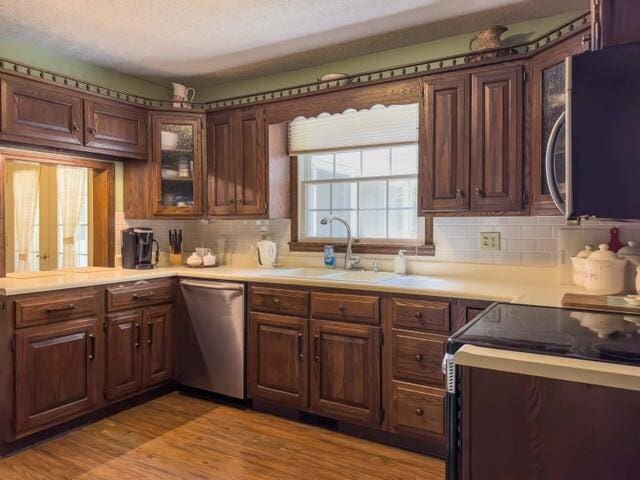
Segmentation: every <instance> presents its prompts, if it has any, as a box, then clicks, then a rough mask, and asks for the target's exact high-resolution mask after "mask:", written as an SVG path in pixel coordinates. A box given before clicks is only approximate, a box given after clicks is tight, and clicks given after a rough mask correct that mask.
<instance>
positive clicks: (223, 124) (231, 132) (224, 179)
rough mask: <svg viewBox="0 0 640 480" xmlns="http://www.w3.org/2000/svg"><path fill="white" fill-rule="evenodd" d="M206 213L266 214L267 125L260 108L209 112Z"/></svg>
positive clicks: (218, 214)
mask: <svg viewBox="0 0 640 480" xmlns="http://www.w3.org/2000/svg"><path fill="white" fill-rule="evenodd" d="M207 124H208V128H207V137H208V138H207V143H208V157H207V162H208V174H207V182H208V183H207V185H208V198H209V209H208V213H209V215H211V216H221V215H231V216H236V215H246V216H262V215H266V214H267V193H268V188H267V185H268V165H267V164H268V151H269V150H268V148H269V147H268V144H269V140H268V128H267V122H266V118H265V112H264V110H263V109H257V110H255V109H250V110H240V111H234V112H223V113H216V114H209V117H208V120H207Z"/></svg>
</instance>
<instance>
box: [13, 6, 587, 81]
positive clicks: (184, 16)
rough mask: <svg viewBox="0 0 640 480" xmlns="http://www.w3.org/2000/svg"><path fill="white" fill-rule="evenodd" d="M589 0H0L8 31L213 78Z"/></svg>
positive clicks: (123, 67) (83, 53)
mask: <svg viewBox="0 0 640 480" xmlns="http://www.w3.org/2000/svg"><path fill="white" fill-rule="evenodd" d="M588 3H589V2H588V0H562V1H558V0H395V1H394V0H171V1H168V0H111V1H100V0H86V1H81V0H0V35H7V36H10V37H16V38H19V39H22V40H26V41H29V42H32V43H35V44H38V45H40V46H43V47H46V48H55V49H56V50H59V51H61V52H63V53H66V54H68V55H72V56H74V57H77V58H80V59H82V60H85V61H88V62H92V63H95V64H98V65H101V66H104V67H108V68H112V69H114V70H118V71H121V72H124V73H129V74H133V75H136V76H140V77H145V78H150V79H154V80H161V81H166V80H170V79H180V80H185V81H189V82H190V83H192V84H195V85H203V84H213V83H220V82H224V81H229V80H233V79H240V78H248V77H252V76H257V75H265V74H270V73H275V72H279V71H287V70H292V69H296V68H301V67H306V66H311V65H317V64H321V63H326V62H330V61H334V60H339V59H344V58H348V57H352V56H356V55H363V54H367V53H372V52H376V51H380V50H386V49H389V48H396V47H401V46H405V45H410V44H412V43H417V42H424V41H428V40H433V39H436V38H443V37H446V36H450V35H455V34H459V33H465V32H471V31H475V30H478V29H481V28H484V27H486V26H489V25H491V24H496V23H514V22H518V21H523V20H527V19H533V18H538V17H543V16H547V15H553V14H556V13H561V12H566V11H572V10H576V9H585V10H586V9H587V7H588Z"/></svg>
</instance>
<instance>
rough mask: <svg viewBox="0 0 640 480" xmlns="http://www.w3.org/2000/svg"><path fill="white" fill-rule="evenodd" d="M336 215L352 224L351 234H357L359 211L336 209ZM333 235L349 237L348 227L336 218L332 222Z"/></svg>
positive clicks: (334, 212)
mask: <svg viewBox="0 0 640 480" xmlns="http://www.w3.org/2000/svg"><path fill="white" fill-rule="evenodd" d="M333 214H334V215H338V216H339V217H342V218H344V219H345V220H346V221H347V222H349V225H350V226H351V235H353V236H356V235H357V233H358V212H356V211H355V210H334V211H333ZM331 236H332V237H338V238H346V237H347V229H346V228H345V226H344V225H343V224H342V223H341V222H336V221H335V220H334V221H333V222H331Z"/></svg>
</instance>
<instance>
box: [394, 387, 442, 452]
mask: <svg viewBox="0 0 640 480" xmlns="http://www.w3.org/2000/svg"><path fill="white" fill-rule="evenodd" d="M444 398H445V391H444V390H441V389H439V388H429V387H421V386H419V385H411V384H408V383H401V382H393V386H392V411H391V415H390V429H391V431H392V432H394V433H399V434H402V435H414V436H437V437H442V440H443V441H444V429H445V421H444V413H445V412H444V410H445V409H444Z"/></svg>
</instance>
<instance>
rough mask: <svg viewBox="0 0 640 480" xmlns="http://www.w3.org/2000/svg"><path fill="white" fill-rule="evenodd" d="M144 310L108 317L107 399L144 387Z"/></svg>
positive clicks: (122, 395)
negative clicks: (142, 311)
mask: <svg viewBox="0 0 640 480" xmlns="http://www.w3.org/2000/svg"><path fill="white" fill-rule="evenodd" d="M141 344H142V313H141V312H140V310H136V311H133V312H125V313H121V314H114V315H109V316H107V365H106V368H107V372H106V374H107V384H106V392H107V400H114V399H116V398H119V397H124V396H126V395H129V394H131V393H134V392H137V391H138V390H140V389H141V388H142V346H141Z"/></svg>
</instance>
